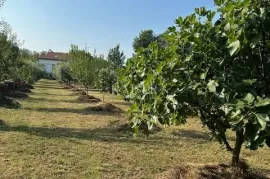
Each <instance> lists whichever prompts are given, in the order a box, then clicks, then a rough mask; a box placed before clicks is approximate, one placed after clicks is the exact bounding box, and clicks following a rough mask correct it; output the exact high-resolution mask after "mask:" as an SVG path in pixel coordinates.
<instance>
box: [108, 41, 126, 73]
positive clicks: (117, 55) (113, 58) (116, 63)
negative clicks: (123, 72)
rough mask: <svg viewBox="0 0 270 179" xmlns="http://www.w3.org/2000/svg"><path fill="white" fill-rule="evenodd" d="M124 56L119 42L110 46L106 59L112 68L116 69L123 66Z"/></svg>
mask: <svg viewBox="0 0 270 179" xmlns="http://www.w3.org/2000/svg"><path fill="white" fill-rule="evenodd" d="M125 59H126V56H125V54H124V52H123V51H121V50H120V44H117V45H116V47H114V48H111V49H110V50H109V53H108V61H109V62H111V63H112V65H113V68H114V69H117V68H119V67H121V66H123V64H124V61H125Z"/></svg>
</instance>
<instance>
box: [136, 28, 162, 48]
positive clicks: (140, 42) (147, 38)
mask: <svg viewBox="0 0 270 179" xmlns="http://www.w3.org/2000/svg"><path fill="white" fill-rule="evenodd" d="M153 42H157V43H158V45H160V46H165V45H166V40H165V39H164V34H159V35H156V34H154V32H153V30H143V31H141V32H140V34H139V36H136V37H135V38H134V40H133V44H132V45H133V49H134V51H135V52H136V51H137V50H139V49H140V48H147V47H148V46H149V45H150V44H151V43H153Z"/></svg>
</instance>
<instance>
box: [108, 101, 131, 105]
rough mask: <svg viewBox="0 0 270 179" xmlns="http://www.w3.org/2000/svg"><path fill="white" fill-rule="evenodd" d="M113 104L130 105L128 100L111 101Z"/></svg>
mask: <svg viewBox="0 0 270 179" xmlns="http://www.w3.org/2000/svg"><path fill="white" fill-rule="evenodd" d="M112 103H113V104H117V105H124V106H131V105H132V103H129V102H125V101H113V102H112Z"/></svg>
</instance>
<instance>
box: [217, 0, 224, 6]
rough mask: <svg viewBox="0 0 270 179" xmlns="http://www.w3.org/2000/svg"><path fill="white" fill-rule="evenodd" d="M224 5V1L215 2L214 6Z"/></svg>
mask: <svg viewBox="0 0 270 179" xmlns="http://www.w3.org/2000/svg"><path fill="white" fill-rule="evenodd" d="M223 3H224V0H215V5H217V6H220V5H222V4H223Z"/></svg>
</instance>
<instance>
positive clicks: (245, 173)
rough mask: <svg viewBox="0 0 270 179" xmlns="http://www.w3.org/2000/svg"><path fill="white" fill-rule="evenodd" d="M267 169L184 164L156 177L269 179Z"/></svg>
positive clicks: (162, 178)
mask: <svg viewBox="0 0 270 179" xmlns="http://www.w3.org/2000/svg"><path fill="white" fill-rule="evenodd" d="M269 174H270V173H269V172H267V171H264V172H263V171H251V170H243V169H239V168H232V167H231V166H230V165H227V164H216V165H192V164H191V165H186V166H185V165H182V166H180V167H176V168H173V169H169V170H167V171H165V172H162V173H160V174H158V175H157V176H156V179H189V178H192V179H204V178H208V179H269V177H270V175H269Z"/></svg>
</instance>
